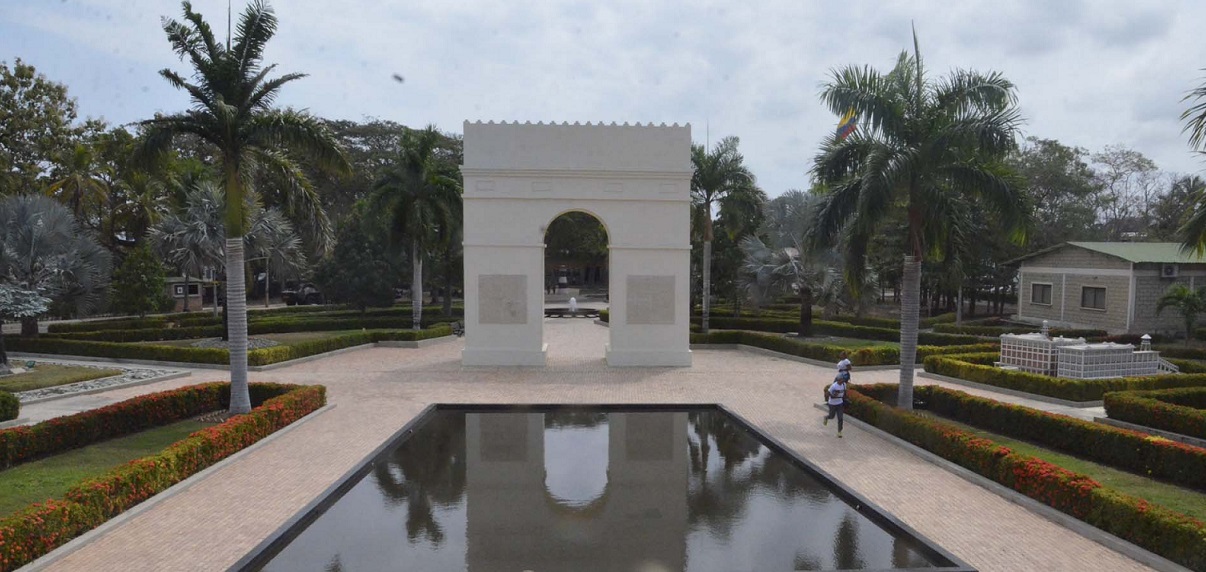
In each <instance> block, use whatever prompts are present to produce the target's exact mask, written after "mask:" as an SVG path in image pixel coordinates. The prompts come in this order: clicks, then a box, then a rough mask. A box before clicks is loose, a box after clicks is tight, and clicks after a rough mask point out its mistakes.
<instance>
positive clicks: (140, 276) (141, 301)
mask: <svg viewBox="0 0 1206 572" xmlns="http://www.w3.org/2000/svg"><path fill="white" fill-rule="evenodd" d="M166 287H167V281H166V277H165V276H164V273H163V264H162V263H160V262H159V258H158V257H157V256H155V254H154V253H152V252H151V249H150V248H148V247H145V246H143V247H140V248H136V249H134V250H132V251H130V253H129V254H127V255H126V259H125V260H123V261H122V263H121V266H118V267H117V271H116V272H114V273H113V294H112V297H111V298H110V304H111V306H112V308H113V310H115V311H117V312H120V313H123V314H137V315H138V316H139V317H143V316H146V315H147V314H149V313H151V312H153V311H157V310H160V309H162V308H163V306H164V305H165V304H164V300H163V299H164V297H165V296H167V293H166V292H165V291H164V289H165V288H166ZM169 301H170V299H169Z"/></svg>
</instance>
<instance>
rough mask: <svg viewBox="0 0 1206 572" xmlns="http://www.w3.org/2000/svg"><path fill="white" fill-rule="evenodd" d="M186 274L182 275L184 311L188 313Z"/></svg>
mask: <svg viewBox="0 0 1206 572" xmlns="http://www.w3.org/2000/svg"><path fill="white" fill-rule="evenodd" d="M188 293H189V289H188V272H185V273H184V311H185V312H187V311H188Z"/></svg>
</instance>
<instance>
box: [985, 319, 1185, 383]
mask: <svg viewBox="0 0 1206 572" xmlns="http://www.w3.org/2000/svg"><path fill="white" fill-rule="evenodd" d="M997 366H998V367H1004V368H1009V369H1018V370H1021V371H1026V372H1030V373H1038V374H1042V375H1050V376H1059V377H1067V378H1072V379H1103V378H1110V377H1130V376H1141V375H1156V374H1157V373H1160V372H1167V373H1175V372H1176V371H1177V367H1176V366H1174V365H1172V364H1171V363H1169V362H1167V361H1165V360H1162V359H1160V352H1156V351H1152V349H1151V336H1147V335H1144V336H1143V344H1142V346H1140V349H1139V351H1135V346H1132V345H1130V344H1116V343H1110V342H1106V343H1097V344H1090V343H1086V342H1085V339H1084V338H1075V339H1074V338H1064V337H1056V338H1052V337H1051V336H1050V335H1049V334H1048V329H1047V323H1046V322H1043V331H1042V332H1040V333H1032V334H1001V358H1000V361H998V362H997Z"/></svg>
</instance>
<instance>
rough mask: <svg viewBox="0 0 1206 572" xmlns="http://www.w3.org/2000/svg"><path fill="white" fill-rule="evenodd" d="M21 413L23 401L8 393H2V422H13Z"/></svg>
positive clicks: (0, 419) (0, 411) (0, 404)
mask: <svg viewBox="0 0 1206 572" xmlns="http://www.w3.org/2000/svg"><path fill="white" fill-rule="evenodd" d="M20 413H21V400H20V399H17V396H16V395H13V394H11V393H9V392H7V391H0V421H12V420H13V419H16V418H17V415H18V414H20Z"/></svg>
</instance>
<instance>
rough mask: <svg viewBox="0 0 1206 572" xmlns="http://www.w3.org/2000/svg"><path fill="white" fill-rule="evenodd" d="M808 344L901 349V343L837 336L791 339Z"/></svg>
mask: <svg viewBox="0 0 1206 572" xmlns="http://www.w3.org/2000/svg"><path fill="white" fill-rule="evenodd" d="M789 339H792V340H797V341H800V342H804V343H806V344H824V345H827V346H842V347H844V348H854V349H858V348H870V347H878V346H888V347H893V348H896V349H900V342H885V341H880V340H860V339H858V338H839V337H837V336H812V337H807V338H789Z"/></svg>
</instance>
